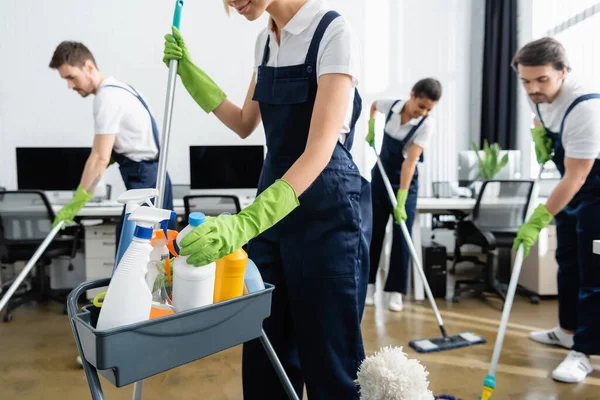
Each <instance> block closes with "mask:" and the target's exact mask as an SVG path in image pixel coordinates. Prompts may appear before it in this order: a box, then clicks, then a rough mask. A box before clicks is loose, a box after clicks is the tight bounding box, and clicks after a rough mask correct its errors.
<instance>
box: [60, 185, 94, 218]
mask: <svg viewBox="0 0 600 400" xmlns="http://www.w3.org/2000/svg"><path fill="white" fill-rule="evenodd" d="M92 197H93V193H88V192H86V190H85V189H84V188H82V187H81V186H79V187H77V191H76V192H75V196H73V199H72V200H71V201H70V202H68V203H67V204H65V205H64V206H63V208H61V209H60V210H59V211H58V212H57V213H56V217H55V218H54V222H53V223H52V227H53V228H54V227H55V226H56V225H58V224H59V223H60V221H65V225H66V224H70V223H71V222H73V218H75V216H76V215H77V213H78V212H79V210H80V209H81V207H83V206H85V204H86V203H87V202H88V201H90V199H91V198H92ZM62 229H65V226H64V225H63V227H62Z"/></svg>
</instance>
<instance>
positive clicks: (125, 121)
mask: <svg viewBox="0 0 600 400" xmlns="http://www.w3.org/2000/svg"><path fill="white" fill-rule="evenodd" d="M50 68H52V69H56V70H58V73H59V74H60V76H61V78H63V79H65V80H66V81H67V82H68V87H69V89H73V90H75V91H76V92H77V93H79V94H80V95H81V97H84V98H85V97H87V96H89V95H90V94H94V95H95V96H96V97H95V98H94V142H93V145H92V151H91V153H90V155H89V157H88V160H87V162H86V164H85V167H84V169H83V173H82V176H81V182H80V184H79V187H78V188H77V191H76V192H75V196H74V197H73V199H72V200H71V202H69V203H68V204H66V205H65V206H64V207H62V208H61V210H60V211H59V212H58V213H57V214H56V218H55V220H54V225H56V224H58V223H59V222H60V221H65V222H66V223H70V222H72V221H73V218H74V217H75V216H76V215H77V212H79V210H80V209H81V208H82V207H83V206H84V205H85V204H86V203H87V202H88V201H89V200H90V198H91V197H92V195H93V192H94V190H95V188H96V185H97V184H98V181H99V180H100V178H101V177H102V175H103V174H104V170H105V169H106V167H107V166H108V165H109V162H110V159H111V156H112V159H113V160H114V161H116V162H117V163H118V164H119V170H120V172H121V177H122V178H123V182H124V183H125V187H126V188H127V190H130V189H145V188H154V187H156V175H157V173H158V155H159V150H160V144H159V133H158V127H157V125H156V121H155V120H154V117H153V116H152V113H151V111H150V108H149V107H148V104H147V103H146V101H145V100H144V99H143V97H142V96H141V95H140V94H139V93H138V92H137V91H136V90H135V89H134V88H133V87H131V86H129V85H126V84H124V83H122V82H119V81H117V80H116V79H114V78H112V77H106V78H105V77H104V75H103V74H102V72H100V70H99V69H98V67H97V65H96V60H95V59H94V56H93V55H92V53H91V52H90V50H89V49H88V48H87V47H86V46H85V45H84V44H83V43H79V42H73V41H64V42H62V43H60V44H59V45H58V47H57V48H56V50H55V51H54V54H53V55H52V60H51V61H50ZM159 207H160V206H159ZM162 208H166V209H169V210H172V209H173V195H172V190H171V181H170V179H169V176H168V174H167V179H166V184H165V193H164V203H163V205H162ZM123 211H124V210H123ZM122 220H123V218H121V221H122ZM121 227H122V224H121V223H119V224H117V243H119V237H120V235H121ZM169 227H170V228H171V229H175V225H174V223H173V222H171V223H170V225H169Z"/></svg>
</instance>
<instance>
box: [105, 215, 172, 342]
mask: <svg viewBox="0 0 600 400" xmlns="http://www.w3.org/2000/svg"><path fill="white" fill-rule="evenodd" d="M175 217H176V214H175V213H174V212H173V211H171V210H163V209H161V208H153V207H139V208H138V209H137V210H135V211H134V212H133V213H131V215H130V216H129V220H130V221H134V222H135V223H136V227H135V231H134V233H133V240H132V241H131V243H130V244H129V247H128V248H127V251H125V253H124V254H123V257H122V258H121V262H120V263H119V265H118V266H117V269H116V271H115V273H114V274H113V276H112V278H111V280H110V284H109V285H108V290H107V291H106V296H105V297H104V301H103V302H102V308H100V315H99V316H98V323H97V324H96V329H98V330H105V329H112V328H117V327H120V326H124V325H129V324H134V323H136V322H141V321H146V320H148V319H149V318H150V309H151V307H152V293H151V291H150V289H149V288H148V284H147V283H146V272H147V271H148V262H149V261H150V253H151V252H152V245H151V244H150V239H151V238H152V231H153V230H154V225H155V224H157V223H159V222H163V223H164V222H168V221H169V220H171V219H174V218H175ZM165 227H166V226H165Z"/></svg>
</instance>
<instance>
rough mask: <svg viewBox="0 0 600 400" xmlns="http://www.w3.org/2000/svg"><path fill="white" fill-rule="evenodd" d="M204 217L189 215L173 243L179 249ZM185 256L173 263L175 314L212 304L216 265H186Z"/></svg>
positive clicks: (197, 214) (199, 214)
mask: <svg viewBox="0 0 600 400" xmlns="http://www.w3.org/2000/svg"><path fill="white" fill-rule="evenodd" d="M205 219H206V217H205V216H204V214H203V213H201V212H193V213H191V214H190V215H189V218H188V220H189V225H188V226H186V227H185V228H184V229H183V230H182V231H181V232H179V235H177V239H176V240H175V242H176V243H177V245H178V246H179V247H180V248H181V241H182V240H183V238H184V237H185V235H187V234H188V233H189V232H191V231H192V230H193V229H194V228H195V227H197V226H198V225H200V224H202V223H203V222H204V221H205ZM187 258H188V257H187V256H186V257H184V256H179V257H177V259H176V260H175V262H174V263H173V264H174V265H173V306H174V307H175V312H182V311H187V310H191V309H193V308H197V307H202V306H205V305H208V304H212V303H213V296H214V288H215V270H216V264H215V263H214V262H213V263H210V264H208V265H204V266H200V267H196V266H194V265H191V264H188V263H187Z"/></svg>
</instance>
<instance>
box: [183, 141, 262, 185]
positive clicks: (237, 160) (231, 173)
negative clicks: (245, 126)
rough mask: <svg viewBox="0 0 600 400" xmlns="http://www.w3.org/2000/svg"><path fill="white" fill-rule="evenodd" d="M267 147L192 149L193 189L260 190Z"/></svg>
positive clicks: (191, 147) (195, 147) (202, 147)
mask: <svg viewBox="0 0 600 400" xmlns="http://www.w3.org/2000/svg"><path fill="white" fill-rule="evenodd" d="M263 161H264V146H190V188H191V189H256V188H257V187H258V178H259V176H260V171H261V169H262V166H263Z"/></svg>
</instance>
